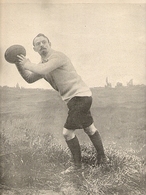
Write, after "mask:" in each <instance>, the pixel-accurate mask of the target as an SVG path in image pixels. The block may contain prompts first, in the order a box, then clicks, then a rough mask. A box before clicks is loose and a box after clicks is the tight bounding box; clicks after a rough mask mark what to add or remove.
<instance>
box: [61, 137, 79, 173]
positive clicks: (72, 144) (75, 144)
mask: <svg viewBox="0 0 146 195" xmlns="http://www.w3.org/2000/svg"><path fill="white" fill-rule="evenodd" d="M66 143H67V145H68V147H69V149H70V151H71V153H72V156H73V160H74V165H75V166H74V167H69V168H68V169H67V170H66V171H65V172H68V170H69V172H71V171H72V170H74V171H76V170H79V169H80V168H81V149H80V144H79V141H78V138H77V137H76V136H75V137H74V138H73V139H71V140H68V141H66ZM70 170H71V171H70Z"/></svg>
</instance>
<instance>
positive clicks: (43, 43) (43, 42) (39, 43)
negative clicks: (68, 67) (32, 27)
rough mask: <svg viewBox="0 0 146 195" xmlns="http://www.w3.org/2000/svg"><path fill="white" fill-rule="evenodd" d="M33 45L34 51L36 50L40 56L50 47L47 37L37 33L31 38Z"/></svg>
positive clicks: (45, 53) (46, 52)
mask: <svg viewBox="0 0 146 195" xmlns="http://www.w3.org/2000/svg"><path fill="white" fill-rule="evenodd" d="M33 46H34V47H33V49H34V51H36V52H38V53H39V54H40V55H41V56H42V55H47V54H48V52H49V51H50V49H51V42H50V41H49V39H48V37H46V36H45V35H44V34H41V33H39V34H38V35H37V36H36V37H35V38H34V39H33Z"/></svg>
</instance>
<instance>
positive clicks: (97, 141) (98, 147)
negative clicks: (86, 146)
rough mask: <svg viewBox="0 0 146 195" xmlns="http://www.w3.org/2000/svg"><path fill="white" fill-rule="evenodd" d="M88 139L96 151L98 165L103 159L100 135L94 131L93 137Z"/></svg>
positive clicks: (90, 136)
mask: <svg viewBox="0 0 146 195" xmlns="http://www.w3.org/2000/svg"><path fill="white" fill-rule="evenodd" d="M89 138H90V140H91V142H92V143H93V145H94V147H95V149H96V151H97V160H98V163H99V164H100V161H101V159H102V158H104V157H105V154H104V148H103V144H102V141H101V137H100V134H99V132H98V131H96V132H95V133H94V134H93V135H89Z"/></svg>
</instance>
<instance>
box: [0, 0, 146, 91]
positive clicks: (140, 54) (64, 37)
mask: <svg viewBox="0 0 146 195" xmlns="http://www.w3.org/2000/svg"><path fill="white" fill-rule="evenodd" d="M3 2H4V1H3ZM11 2H12V3H7V1H5V3H2V1H1V3H0V4H1V6H0V15H1V24H0V25H1V26H0V29H1V30H0V39H1V44H0V50H1V51H0V85H1V86H5V85H7V86H10V87H13V86H16V84H17V83H19V85H20V86H22V87H25V88H45V89H46V88H51V87H50V85H49V84H48V83H47V82H46V81H45V80H43V79H42V80H40V81H37V82H35V83H33V84H28V83H26V81H24V80H23V79H22V77H21V76H20V75H19V73H18V71H17V69H16V67H15V65H14V64H10V63H8V62H6V61H5V59H4V53H5V51H6V49H7V48H8V47H9V46H11V45H14V44H20V45H23V46H24V47H25V49H26V52H27V57H28V58H29V59H30V60H31V62H33V63H38V62H39V61H40V56H39V55H38V54H37V53H36V52H34V50H33V46H32V40H33V38H34V37H35V36H36V35H37V34H38V33H43V34H45V35H46V36H48V37H49V39H50V41H51V43H52V48H53V49H55V50H58V51H61V52H63V53H65V54H66V55H67V56H68V57H69V58H70V59H71V61H72V63H73V65H74V67H75V69H76V70H77V72H78V74H79V75H80V76H81V77H82V79H83V80H84V81H85V82H86V83H87V84H88V85H89V87H99V86H104V85H105V84H106V82H105V81H106V77H108V80H109V82H110V83H111V84H112V86H113V87H114V86H115V85H116V83H117V82H121V83H123V85H127V82H128V81H129V80H130V79H133V83H134V84H135V85H137V84H146V4H145V3H136V4H135V3H134V4H133V3H130V4H129V3H49V2H50V1H37V0H35V1H34V2H35V3H30V2H29V3H28V2H27V3H18V2H17V3H15V1H11ZM39 2H40V3H39ZM46 2H47V3H46Z"/></svg>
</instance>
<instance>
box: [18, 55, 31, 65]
mask: <svg viewBox="0 0 146 195" xmlns="http://www.w3.org/2000/svg"><path fill="white" fill-rule="evenodd" d="M17 57H18V58H19V64H20V65H21V66H23V68H25V69H29V66H30V64H31V62H30V60H29V59H27V58H26V57H25V56H24V55H22V54H21V55H17Z"/></svg>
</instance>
